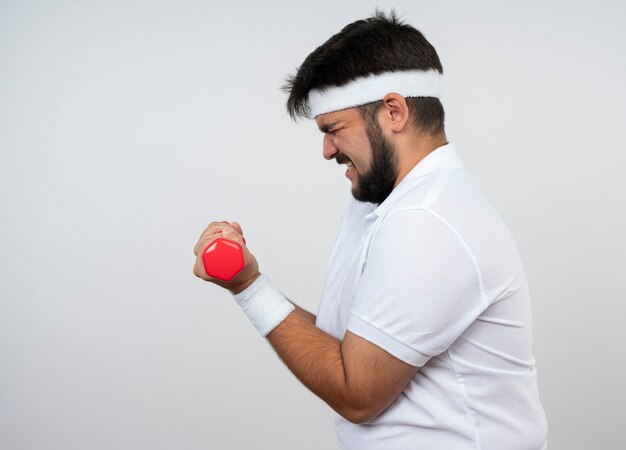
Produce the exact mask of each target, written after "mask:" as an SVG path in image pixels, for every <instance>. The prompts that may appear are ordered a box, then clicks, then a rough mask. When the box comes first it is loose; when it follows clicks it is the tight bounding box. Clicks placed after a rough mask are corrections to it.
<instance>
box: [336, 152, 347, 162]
mask: <svg viewBox="0 0 626 450" xmlns="http://www.w3.org/2000/svg"><path fill="white" fill-rule="evenodd" d="M335 161H337V164H345V163H347V162H348V161H350V158H348V157H347V156H346V155H344V154H343V153H338V154H337V156H335Z"/></svg>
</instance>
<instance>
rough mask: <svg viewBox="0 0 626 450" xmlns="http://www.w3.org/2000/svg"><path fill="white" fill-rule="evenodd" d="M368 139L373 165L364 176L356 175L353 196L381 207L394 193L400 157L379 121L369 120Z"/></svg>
mask: <svg viewBox="0 0 626 450" xmlns="http://www.w3.org/2000/svg"><path fill="white" fill-rule="evenodd" d="M366 122H367V127H366V132H367V137H368V139H369V143H370V148H371V151H372V155H371V165H370V168H369V170H368V171H367V172H365V173H363V175H359V174H358V173H357V175H356V177H357V178H356V186H355V187H354V188H352V196H353V197H354V198H355V199H356V200H358V201H360V202H369V203H375V204H377V205H380V204H381V203H382V202H383V201H385V199H386V198H387V197H388V196H389V194H391V191H393V185H394V184H395V182H396V179H397V178H398V157H397V155H396V153H395V151H394V148H393V144H392V143H391V142H389V140H388V139H386V138H385V136H383V130H382V129H381V127H380V124H379V123H378V121H377V120H376V119H375V118H373V120H367V121H366Z"/></svg>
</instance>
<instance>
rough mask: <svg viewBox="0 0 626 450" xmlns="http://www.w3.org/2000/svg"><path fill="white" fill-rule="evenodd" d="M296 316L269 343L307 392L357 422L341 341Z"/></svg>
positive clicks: (280, 328) (278, 330)
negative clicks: (309, 391) (310, 392)
mask: <svg viewBox="0 0 626 450" xmlns="http://www.w3.org/2000/svg"><path fill="white" fill-rule="evenodd" d="M294 313H295V311H294V312H292V313H291V314H289V315H288V316H287V318H286V319H285V320H284V321H283V322H281V323H280V324H279V325H278V326H277V327H276V328H275V329H274V330H273V331H272V332H271V333H269V334H268V335H267V339H268V340H269V342H270V344H271V345H272V347H273V348H274V350H275V351H276V353H278V355H279V357H280V358H281V359H282V360H283V362H284V363H285V364H286V365H287V367H288V368H289V369H290V370H291V372H293V374H294V375H295V376H296V377H297V378H298V379H299V380H300V381H301V382H302V383H303V384H304V385H305V386H306V387H307V388H308V389H310V390H311V391H312V392H313V393H314V394H315V395H317V396H318V397H320V398H321V399H322V400H324V401H325V402H326V403H327V404H328V405H329V406H330V407H331V408H333V409H334V410H335V411H337V413H339V414H341V415H342V416H343V417H345V418H346V419H348V420H354V419H353V418H354V417H355V414H356V413H357V411H356V410H355V407H354V402H353V397H352V396H351V394H350V386H349V384H348V382H347V379H346V372H345V366H344V361H343V357H342V351H341V341H340V340H339V339H337V338H335V337H333V336H331V335H329V334H327V333H325V332H323V331H322V330H320V329H319V328H317V327H316V326H315V325H313V324H312V323H311V322H310V321H309V320H307V319H306V318H305V317H303V316H302V315H300V314H294ZM309 314H310V313H309ZM311 315H312V314H311Z"/></svg>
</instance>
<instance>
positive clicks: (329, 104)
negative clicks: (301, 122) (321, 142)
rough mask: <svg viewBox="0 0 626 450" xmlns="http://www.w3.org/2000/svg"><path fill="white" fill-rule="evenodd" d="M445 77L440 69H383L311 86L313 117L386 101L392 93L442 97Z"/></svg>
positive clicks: (404, 95)
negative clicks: (334, 83)
mask: <svg viewBox="0 0 626 450" xmlns="http://www.w3.org/2000/svg"><path fill="white" fill-rule="evenodd" d="M441 78H442V75H441V74H440V73H439V72H438V71H437V70H427V71H424V70H407V71H402V72H383V73H380V74H377V75H374V74H372V75H368V76H366V77H361V78H357V79H356V80H353V81H350V82H349V83H346V84H344V85H343V86H330V87H327V88H324V89H311V91H309V98H308V101H309V108H310V110H311V117H313V118H315V117H317V116H319V115H320V114H326V113H329V112H334V111H340V110H342V109H347V108H354V107H356V106H361V105H365V104H366V103H371V102H375V101H378V100H382V99H383V98H384V97H385V95H387V94H389V93H390V92H395V93H397V94H400V95H402V96H403V97H435V98H440V97H441Z"/></svg>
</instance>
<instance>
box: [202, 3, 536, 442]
mask: <svg viewBox="0 0 626 450" xmlns="http://www.w3.org/2000/svg"><path fill="white" fill-rule="evenodd" d="M442 73H443V69H442V66H441V63H440V61H439V57H438V56H437V53H436V51H435V49H434V48H433V47H432V45H431V44H430V43H429V42H428V41H427V40H426V39H425V38H424V36H423V35H422V34H421V33H420V32H419V31H417V30H416V29H414V28H413V27H411V26H408V25H406V24H403V23H402V22H400V21H399V20H398V19H397V18H396V17H395V15H394V14H391V15H390V16H385V15H384V14H382V13H376V14H375V16H374V17H371V18H369V19H366V20H360V21H357V22H354V23H352V24H350V25H348V26H346V27H345V28H344V29H343V30H341V32H339V33H338V34H336V35H334V36H333V37H331V38H330V39H329V40H328V41H327V42H326V43H324V44H323V45H322V46H320V47H319V48H317V49H316V50H315V51H314V52H312V53H311V54H310V55H309V56H308V57H307V58H306V59H305V61H304V63H303V64H302V65H301V66H300V68H299V69H298V71H297V73H296V74H295V75H294V76H293V77H291V78H290V80H289V82H288V84H287V86H286V90H287V92H288V93H289V100H288V103H287V108H288V111H289V113H290V114H291V115H292V116H293V117H301V116H305V117H311V118H314V119H315V121H316V123H317V126H318V127H319V129H320V130H321V131H322V132H323V133H324V141H323V153H324V157H325V158H326V159H329V160H330V159H335V160H336V162H337V163H339V164H345V165H346V167H347V170H346V177H347V178H348V179H349V180H350V182H351V185H352V194H353V197H354V200H353V201H352V202H351V203H350V204H349V206H348V208H347V210H346V212H345V213H344V216H343V218H342V220H341V225H340V230H339V234H338V238H337V242H336V244H335V247H334V250H333V252H332V255H331V262H330V266H329V273H328V278H327V282H326V287H325V290H324V293H323V295H322V299H321V302H320V305H319V309H318V314H317V316H315V315H313V314H311V313H309V312H307V311H305V310H303V309H302V308H300V307H298V306H296V305H295V304H293V303H291V302H290V301H289V300H287V299H286V298H285V297H284V296H283V295H282V294H281V293H280V291H279V290H277V289H276V288H275V287H274V286H273V285H272V283H271V282H270V281H269V279H268V278H267V276H265V275H262V274H260V272H259V267H258V264H257V261H256V259H255V258H254V256H253V255H252V254H251V253H250V252H249V251H248V249H247V247H246V246H245V243H244V241H243V239H242V237H241V234H242V230H241V228H240V227H239V225H238V224H237V223H236V222H233V223H231V224H229V223H225V222H220V223H212V224H210V225H209V226H208V227H207V229H206V230H205V231H204V232H203V233H202V235H201V237H200V239H199V241H198V244H197V245H196V248H195V252H196V255H197V259H196V263H195V266H194V273H195V274H196V275H197V276H198V277H200V278H203V279H205V280H207V281H210V282H213V283H216V284H218V285H220V286H223V287H225V288H227V289H229V290H230V291H231V292H232V293H233V294H234V297H235V300H236V301H237V302H238V303H239V304H240V305H241V307H242V308H243V310H244V311H245V312H246V314H247V315H248V317H249V318H250V319H251V320H252V322H253V323H254V325H255V326H256V327H257V329H258V330H259V332H260V333H261V334H262V335H263V336H266V337H267V339H268V340H269V342H270V343H271V345H272V346H273V348H274V349H275V350H276V352H277V353H278V354H279V356H280V357H281V358H282V360H283V361H284V362H285V363H286V365H287V366H288V367H289V369H290V370H291V371H292V372H293V373H294V374H295V375H296V377H298V379H300V381H302V382H303V383H304V384H305V385H306V386H307V387H308V388H309V389H310V390H311V391H313V392H314V393H315V394H316V395H318V396H319V397H320V398H321V399H322V400H324V401H325V402H326V403H328V405H329V406H330V407H331V408H333V409H334V410H335V411H336V412H337V413H338V415H337V418H336V430H337V435H338V437H339V440H340V442H341V446H342V448H344V449H354V450H368V449H376V450H384V449H409V448H410V449H422V450H425V449H436V450H442V449H449V450H463V449H468V450H469V449H474V450H475V449H483V450H487V449H493V450H502V449H507V450H517V449H519V450H522V449H524V450H540V449H545V448H547V443H546V442H547V441H546V435H547V425H546V418H545V414H544V412H543V409H542V407H541V403H540V400H539V395H538V390H537V379H536V370H535V367H534V362H535V361H534V358H533V354H532V327H531V310H530V300H529V295H528V287H527V282H526V277H525V273H524V268H523V266H522V262H521V260H520V258H519V255H518V252H517V250H516V247H515V243H514V241H513V239H512V237H511V236H510V234H509V231H508V230H507V228H506V226H505V224H504V223H503V222H502V220H501V218H500V217H499V216H498V214H497V213H496V211H495V210H494V209H493V207H492V206H491V205H490V204H489V202H488V201H487V199H486V198H485V196H484V194H483V193H482V192H481V190H480V189H479V187H478V186H477V185H476V183H475V182H474V181H473V179H472V178H471V176H470V175H469V173H468V172H467V170H466V169H465V168H464V166H463V163H462V161H461V159H460V157H459V155H458V154H457V152H456V150H455V148H454V146H453V145H452V144H450V143H448V141H447V139H446V135H445V132H444V111H443V107H442V105H441V103H440V101H439V100H438V97H439V89H440V82H441V75H442ZM222 236H223V237H225V238H227V239H231V240H233V241H236V242H238V243H239V244H240V245H241V246H242V248H243V249H244V255H245V261H246V267H245V269H244V270H243V272H241V273H240V274H239V275H238V276H237V277H235V278H234V279H233V280H232V281H230V282H223V281H220V280H216V279H213V278H211V277H209V276H207V274H206V272H205V271H204V267H203V263H202V259H201V253H202V250H203V249H204V248H205V247H206V246H207V245H208V244H210V243H211V242H212V241H213V240H214V239H215V238H217V237H222Z"/></svg>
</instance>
